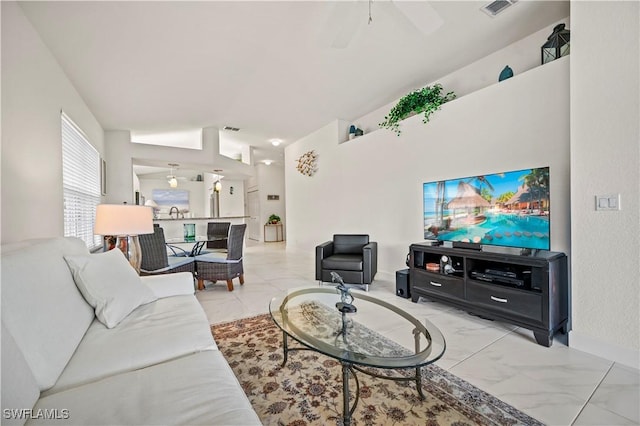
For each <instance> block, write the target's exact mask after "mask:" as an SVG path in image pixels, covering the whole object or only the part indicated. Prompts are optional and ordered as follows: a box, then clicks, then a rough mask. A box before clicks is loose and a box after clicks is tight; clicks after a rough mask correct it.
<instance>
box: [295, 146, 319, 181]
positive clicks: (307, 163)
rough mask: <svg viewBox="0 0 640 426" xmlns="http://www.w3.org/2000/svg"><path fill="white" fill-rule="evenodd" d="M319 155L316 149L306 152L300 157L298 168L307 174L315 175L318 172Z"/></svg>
mask: <svg viewBox="0 0 640 426" xmlns="http://www.w3.org/2000/svg"><path fill="white" fill-rule="evenodd" d="M317 157H318V156H317V155H316V153H315V151H308V152H305V153H304V154H302V155H301V156H300V158H298V165H297V166H296V169H297V170H298V171H299V172H300V173H302V174H303V175H305V176H313V174H314V173H315V172H316V160H317Z"/></svg>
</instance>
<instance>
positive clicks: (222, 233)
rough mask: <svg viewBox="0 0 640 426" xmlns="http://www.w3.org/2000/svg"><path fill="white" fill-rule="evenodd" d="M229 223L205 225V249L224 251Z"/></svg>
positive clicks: (227, 238)
mask: <svg viewBox="0 0 640 426" xmlns="http://www.w3.org/2000/svg"><path fill="white" fill-rule="evenodd" d="M230 227H231V222H209V223H207V240H208V241H207V248H213V249H226V248H227V241H228V240H229V228H230Z"/></svg>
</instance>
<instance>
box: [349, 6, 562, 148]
mask: <svg viewBox="0 0 640 426" xmlns="http://www.w3.org/2000/svg"><path fill="white" fill-rule="evenodd" d="M560 23H564V24H566V28H567V29H570V28H571V23H570V19H569V17H566V18H565V19H561V20H560V21H558V22H555V23H553V24H551V25H548V26H546V27H545V28H543V29H541V30H539V31H536V32H535V33H533V34H531V35H530V36H528V37H525V38H523V39H521V40H518V41H517V42H515V43H513V44H511V45H509V46H507V47H505V48H504V49H500V50H498V51H497V52H494V53H492V54H491V55H487V56H485V57H484V58H482V59H480V60H478V61H476V62H473V63H471V64H469V65H467V66H466V67H463V68H460V69H459V70H456V71H454V72H452V73H451V74H448V75H445V76H442V77H441V78H439V79H437V80H436V81H433V82H429V83H425V86H427V85H432V84H435V83H440V84H442V87H443V91H444V92H445V93H446V92H450V91H453V92H454V93H456V95H457V96H458V97H460V96H465V95H467V94H469V93H473V92H475V91H477V90H480V89H482V88H484V87H488V86H491V85H493V84H495V83H497V82H498V76H499V75H500V72H501V71H502V70H503V68H504V67H505V66H506V65H509V66H510V67H511V69H512V70H513V73H514V75H518V74H522V73H524V72H526V71H529V70H530V69H533V68H535V67H537V66H539V65H540V46H542V44H543V43H544V42H545V41H546V40H547V37H549V35H550V34H551V33H552V32H553V28H554V27H555V26H556V25H557V24H560ZM415 89H418V87H416V88H415ZM397 102H398V100H395V101H393V102H391V103H389V104H387V105H384V106H382V107H380V108H378V109H376V110H374V111H371V112H370V113H368V114H367V115H365V116H363V117H361V118H358V119H356V120H355V123H356V124H357V125H358V127H360V128H361V129H364V131H365V133H369V132H371V131H374V130H377V129H378V128H379V127H378V123H380V122H382V121H383V120H384V117H385V115H387V114H388V113H389V110H391V108H392V107H394V106H395V105H396V103H397ZM341 135H344V133H342V134H341Z"/></svg>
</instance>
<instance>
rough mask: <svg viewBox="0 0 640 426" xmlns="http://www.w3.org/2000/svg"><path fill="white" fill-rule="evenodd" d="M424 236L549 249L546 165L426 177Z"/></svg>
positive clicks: (547, 171)
mask: <svg viewBox="0 0 640 426" xmlns="http://www.w3.org/2000/svg"><path fill="white" fill-rule="evenodd" d="M423 203H424V238H425V239H438V240H441V241H461V242H469V243H478V244H488V245H500V246H507V247H518V248H530V249H541V250H549V247H550V242H549V241H550V240H549V230H550V224H549V168H548V167H541V168H536V169H525V170H516V171H510V172H504V173H495V174H491V175H483V176H473V177H466V178H461V179H450V180H442V181H437V182H428V183H425V184H424V185H423Z"/></svg>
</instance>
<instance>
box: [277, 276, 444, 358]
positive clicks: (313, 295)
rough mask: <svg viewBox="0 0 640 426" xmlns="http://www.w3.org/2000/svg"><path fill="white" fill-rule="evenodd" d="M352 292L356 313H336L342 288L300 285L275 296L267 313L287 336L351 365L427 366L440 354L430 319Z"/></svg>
mask: <svg viewBox="0 0 640 426" xmlns="http://www.w3.org/2000/svg"><path fill="white" fill-rule="evenodd" d="M350 295H351V296H353V301H352V302H351V303H352V304H353V305H354V306H355V308H356V312H355V313H342V312H341V311H339V310H338V307H339V306H341V305H339V303H340V302H341V301H342V299H341V294H340V291H338V290H337V289H335V288H329V287H325V288H321V287H317V288H302V289H297V290H291V291H290V292H289V293H288V294H286V295H284V296H280V297H274V298H273V299H272V300H271V303H270V304H269V312H270V313H271V317H272V318H273V320H274V322H275V323H276V325H277V326H278V327H279V328H280V329H282V331H283V332H284V333H286V334H287V335H288V336H289V337H291V338H293V339H294V340H296V341H297V342H299V343H301V344H302V345H304V346H306V347H308V348H311V349H313V350H316V351H318V352H320V353H323V354H325V355H328V356H330V357H333V358H336V359H338V360H341V361H345V362H348V363H351V364H358V365H365V366H370V367H378V368H412V367H419V366H423V365H426V364H430V363H432V362H434V361H436V360H438V359H440V357H442V355H443V354H444V351H445V347H446V344H445V340H444V337H443V336H442V333H441V332H440V330H438V328H437V327H436V326H435V325H433V324H431V323H430V322H429V321H426V320H424V321H419V320H417V319H416V318H414V317H413V316H411V315H410V314H409V313H407V312H405V311H403V310H402V309H399V308H398V307H396V306H394V305H392V304H390V303H388V302H386V301H384V300H381V299H377V298H375V297H371V296H369V295H367V294H363V293H359V292H353V293H351V292H350ZM397 342H403V343H404V346H403V345H401V344H399V343H397ZM411 347H413V349H409V348H411Z"/></svg>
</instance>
